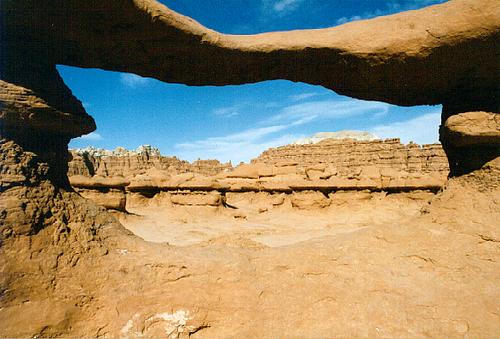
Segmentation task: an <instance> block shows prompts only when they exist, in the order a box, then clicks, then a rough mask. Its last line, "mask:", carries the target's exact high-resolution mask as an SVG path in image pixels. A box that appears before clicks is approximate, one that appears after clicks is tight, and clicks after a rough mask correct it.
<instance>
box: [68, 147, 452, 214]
mask: <svg viewBox="0 0 500 339" xmlns="http://www.w3.org/2000/svg"><path fill="white" fill-rule="evenodd" d="M79 153H82V152H79ZM101 153H103V152H101ZM104 153H105V154H106V152H104ZM107 154H111V152H107ZM448 174H449V169H448V161H447V159H446V155H445V153H444V151H443V149H442V148H441V146H440V145H439V144H435V145H424V146H419V145H416V144H409V145H403V144H401V143H400V141H399V139H387V140H375V141H357V140H353V139H343V140H333V139H327V140H324V141H321V142H319V143H316V144H305V145H288V146H283V147H279V148H276V149H269V150H267V151H265V152H264V153H263V154H262V155H261V156H259V157H258V158H256V159H254V160H252V162H251V163H250V164H242V165H239V166H238V167H236V168H234V169H233V168H232V167H231V166H230V165H229V164H226V165H222V164H221V163H220V162H218V161H213V160H209V161H206V160H205V161H203V160H199V161H196V162H194V163H193V164H189V163H188V162H186V161H180V160H178V159H177V158H175V157H161V156H151V155H149V154H148V153H147V152H143V153H140V154H136V153H132V154H129V152H123V154H122V155H111V156H110V155H102V154H98V155H91V154H89V153H88V152H83V153H82V154H78V153H77V152H75V151H72V160H71V161H70V162H69V172H68V175H69V178H70V182H71V184H72V186H73V187H74V188H75V189H76V190H77V191H78V192H79V193H80V194H82V195H83V196H85V197H88V198H89V199H92V200H94V201H95V202H97V203H98V204H100V205H102V206H104V207H107V208H110V209H115V210H121V211H125V208H126V200H127V197H130V196H131V195H133V193H136V194H139V195H142V196H143V197H144V198H147V199H155V196H157V195H160V193H161V192H169V196H170V197H171V198H170V200H171V202H172V203H173V204H175V205H194V206H200V205H207V206H234V204H233V203H232V201H233V200H234V199H237V196H238V193H245V192H247V193H252V192H253V193H255V194H256V196H258V195H259V193H261V192H265V193H268V194H269V195H271V196H277V197H278V196H281V195H282V194H285V196H289V198H288V199H292V205H294V206H296V207H300V208H305V207H306V206H307V205H308V204H309V205H311V206H313V205H315V204H319V205H322V204H323V205H324V206H328V205H329V204H330V197H329V196H328V195H329V194H334V193H335V192H339V191H366V192H391V193H401V192H411V191H428V192H433V193H437V192H438V191H439V190H441V189H442V188H443V186H444V184H445V182H446V179H447V177H448ZM301 192H302V193H303V192H308V194H305V195H304V194H302V193H301ZM228 193H229V194H228ZM163 196H164V197H165V195H163ZM245 196H247V197H248V196H249V194H246V195H245ZM299 196H300V197H299ZM307 196H308V197H309V198H307ZM282 198H283V197H282ZM277 199H279V198H277ZM301 199H302V200H304V199H305V200H308V201H304V202H303V203H300V202H297V201H299V200H301ZM132 201H134V200H133V199H132ZM129 203H130V202H129ZM272 205H276V204H275V203H274V202H273V200H272V199H271V200H269V206H263V208H271V207H272ZM278 205H279V204H278ZM299 205H300V206H299Z"/></svg>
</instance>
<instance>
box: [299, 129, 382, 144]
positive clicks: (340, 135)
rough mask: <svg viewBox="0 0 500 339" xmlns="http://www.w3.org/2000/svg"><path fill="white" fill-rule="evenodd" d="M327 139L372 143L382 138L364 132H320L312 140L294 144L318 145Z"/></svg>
mask: <svg viewBox="0 0 500 339" xmlns="http://www.w3.org/2000/svg"><path fill="white" fill-rule="evenodd" d="M325 139H353V140H359V141H372V140H377V139H380V138H379V137H377V136H376V135H374V134H372V133H369V132H364V131H338V132H318V133H316V134H314V135H313V136H312V137H310V138H303V139H299V140H296V141H295V142H294V144H297V145H304V144H316V143H318V142H320V141H323V140H325Z"/></svg>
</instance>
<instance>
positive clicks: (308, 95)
mask: <svg viewBox="0 0 500 339" xmlns="http://www.w3.org/2000/svg"><path fill="white" fill-rule="evenodd" d="M320 95H324V93H314V92H311V93H301V94H295V95H291V96H290V97H289V98H290V100H291V101H303V100H307V99H311V98H314V97H317V96H320Z"/></svg>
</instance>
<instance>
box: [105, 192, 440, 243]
mask: <svg viewBox="0 0 500 339" xmlns="http://www.w3.org/2000/svg"><path fill="white" fill-rule="evenodd" d="M337 195H338V196H337ZM266 198H267V199H266ZM433 198H434V194H433V193H430V192H413V193H398V194H389V195H387V194H385V193H366V192H356V193H355V192H352V193H349V192H346V193H344V194H336V196H335V199H332V200H333V203H332V204H331V205H330V206H327V207H317V206H308V207H307V208H305V209H299V208H296V207H292V206H291V204H290V201H288V198H287V197H285V198H284V202H283V204H282V205H280V206H273V205H272V204H270V203H268V202H269V200H270V198H269V197H259V196H257V195H256V194H253V193H243V194H239V195H238V196H237V197H235V198H233V200H232V201H231V203H232V204H231V206H233V207H234V208H228V207H222V206H219V207H213V206H179V205H172V204H170V203H168V202H166V201H165V200H164V199H162V197H161V196H159V197H156V198H155V199H153V200H152V201H150V202H145V201H142V202H141V201H138V200H137V199H136V200H134V201H132V204H129V206H127V210H128V211H129V214H124V213H115V216H116V217H117V218H118V219H119V221H120V222H121V223H122V224H123V225H124V226H125V227H126V228H128V229H129V230H130V231H132V232H133V233H134V234H136V235H138V236H139V237H141V238H143V239H144V240H146V241H151V242H159V243H168V244H170V245H174V246H189V245H194V244H199V243H203V242H214V241H224V239H226V240H228V241H229V240H230V239H231V242H232V243H238V241H235V240H237V239H239V241H244V240H245V239H246V240H252V241H253V242H255V243H257V244H262V245H265V246H268V247H280V246H286V245H291V244H295V243H298V242H302V241H307V240H311V239H315V238H321V237H325V236H335V235H338V234H345V233H353V232H363V231H365V230H368V229H370V228H377V227H379V226H381V225H387V224H391V225H398V224H401V223H406V222H407V221H409V220H411V219H412V218H414V217H416V216H418V215H419V214H420V211H421V210H422V208H425V206H427V205H428V204H429V202H430V201H431V200H432V199H433ZM266 203H267V204H266Z"/></svg>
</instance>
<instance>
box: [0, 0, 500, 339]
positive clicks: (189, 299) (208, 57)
mask: <svg viewBox="0 0 500 339" xmlns="http://www.w3.org/2000/svg"><path fill="white" fill-rule="evenodd" d="M0 11H1V22H0V25H1V27H0V34H1V46H0V62H1V66H0V123H1V126H0V134H1V135H0V137H1V143H0V150H1V151H0V173H1V182H0V231H1V234H0V241H1V242H0V270H1V271H0V272H1V273H0V337H34V336H50V337H58V336H62V337H100V336H105V337H165V336H167V337H172V338H175V337H187V336H193V337H197V336H198V337H273V338H276V337H353V338H354V337H356V338H358V337H449V338H459V337H460V338H462V337H477V338H479V337H485V338H486V337H488V338H492V337H496V336H498V333H500V319H499V318H500V303H499V300H500V288H499V286H498V281H500V229H499V223H498V220H500V208H499V204H500V185H499V184H500V182H499V173H500V160H499V154H500V116H499V113H500V85H499V84H500V2H498V1H497V0H451V1H449V2H446V3H443V4H440V5H435V6H431V7H427V8H424V9H421V10H418V11H410V12H405V13H400V14H396V15H391V16H386V17H379V18H375V19H371V20H366V21H358V22H352V23H348V24H345V25H341V26H338V27H334V28H328V29H319V30H303V31H291V32H275V33H264V34H258V35H246V36H243V35H242V36H237V35H225V34H220V33H218V32H215V31H213V30H210V29H207V28H205V27H203V26H201V25H200V24H198V23H197V22H195V21H194V20H192V19H190V18H188V17H185V16H182V15H180V14H177V13H175V12H173V11H171V10H169V9H168V8H166V7H165V6H163V5H161V4H159V3H157V2H155V1H153V0H113V1H82V0H66V1H59V0H54V1H41V0H17V1H13V0H4V1H2V2H1V4H0ZM57 64H64V65H71V66H78V67H94V68H101V69H105V70H113V71H123V72H131V73H135V74H138V75H141V76H147V77H153V78H156V79H159V80H161V81H165V82H173V83H183V84H187V85H228V84H243V83H251V82H258V81H263V80H271V79H287V80H291V81H296V82H306V83H310V84H315V85H321V86H324V87H326V88H329V89H332V90H334V91H336V92H337V93H340V94H343V95H347V96H351V97H354V98H359V99H365V100H378V101H384V102H388V103H392V104H397V105H403V106H411V105H427V104H429V105H435V104H442V105H443V113H442V124H441V126H440V127H439V128H440V139H441V143H442V145H443V148H444V151H445V152H446V155H447V157H448V161H449V168H450V177H449V179H448V181H447V182H446V184H445V187H444V189H442V190H440V191H439V193H437V194H435V195H434V197H433V198H432V200H431V201H430V202H429V203H428V204H427V205H426V206H425V207H424V208H422V209H421V210H419V211H418V212H417V213H416V214H415V215H413V216H412V217H411V218H409V219H408V220H405V222H401V223H397V224H394V223H393V224H391V223H386V224H381V225H377V227H369V228H364V229H359V230H357V231H352V232H344V233H339V234H338V235H337V236H331V237H326V238H322V240H321V241H320V240H309V241H304V242H300V243H296V244H293V245H289V246H283V247H268V246H264V245H262V244H259V243H257V242H254V241H251V240H248V239H240V238H239V239H218V240H214V241H211V242H208V243H206V244H204V245H203V246H184V247H179V246H171V245H168V244H155V243H150V242H146V241H143V240H142V239H140V238H138V237H136V236H134V235H133V234H131V232H129V231H127V230H126V229H125V228H124V227H123V226H122V225H121V224H120V223H119V222H118V221H117V220H116V218H114V217H113V216H112V215H111V214H110V213H108V212H107V211H106V210H105V209H104V208H102V207H98V206H97V205H95V204H94V203H92V202H90V201H88V200H86V199H84V198H82V197H81V196H80V195H79V194H77V193H76V192H75V191H74V190H73V189H72V188H71V186H70V185H69V181H68V176H67V172H68V165H67V163H68V160H69V159H68V149H67V145H68V142H69V140H70V139H71V138H74V137H77V136H80V135H83V134H86V133H90V132H91V131H93V130H94V129H95V123H94V120H93V119H92V117H91V116H89V115H88V114H87V113H86V111H85V109H84V108H83V106H82V104H81V102H80V101H79V100H78V99H77V98H75V97H74V96H73V95H72V93H71V90H70V89H69V88H68V87H67V86H66V85H65V84H64V82H63V81H62V79H61V77H60V76H59V74H58V72H57V70H56V67H55V65H57ZM430 128H438V126H430ZM267 155H268V156H269V154H267Z"/></svg>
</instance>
